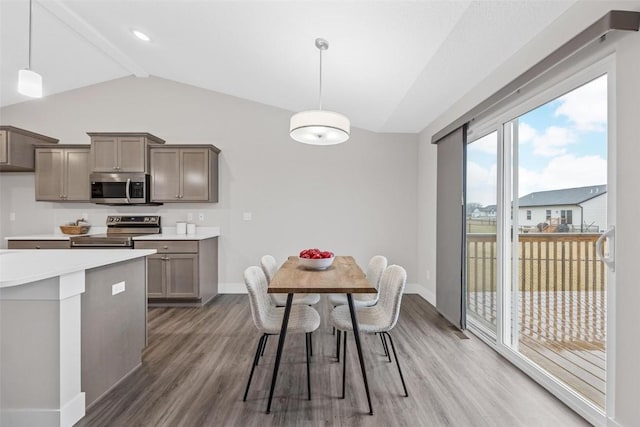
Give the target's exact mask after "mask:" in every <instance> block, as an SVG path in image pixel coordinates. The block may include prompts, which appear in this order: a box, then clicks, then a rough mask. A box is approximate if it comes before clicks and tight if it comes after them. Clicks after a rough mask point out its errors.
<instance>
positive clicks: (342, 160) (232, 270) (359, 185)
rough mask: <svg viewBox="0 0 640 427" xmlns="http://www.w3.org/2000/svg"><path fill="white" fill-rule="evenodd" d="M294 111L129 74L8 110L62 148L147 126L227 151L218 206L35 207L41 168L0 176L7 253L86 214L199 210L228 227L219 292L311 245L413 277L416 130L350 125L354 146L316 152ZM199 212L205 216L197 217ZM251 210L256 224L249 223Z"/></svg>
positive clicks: (12, 120) (178, 216)
mask: <svg viewBox="0 0 640 427" xmlns="http://www.w3.org/2000/svg"><path fill="white" fill-rule="evenodd" d="M45 84H46V81H45ZM310 102H311V100H310ZM290 116H291V112H289V111H285V110H281V109H277V108H274V107H270V106H266V105H262V104H258V103H255V102H250V101H246V100H242V99H239V98H235V97H231V96H226V95H222V94H219V93H215V92H211V91H207V90H203V89H199V88H195V87H193V86H188V85H184V84H181V83H176V82H172V81H169V80H163V79H159V78H153V77H152V78H148V79H137V78H134V77H127V78H123V79H118V80H113V81H110V82H106V83H102V84H98V85H94V86H89V87H85V88H82V89H78V90H74V91H70V92H66V93H62V94H57V95H53V96H48V97H45V98H43V99H40V100H34V101H29V102H25V103H21V104H16V105H13V106H8V107H5V108H2V109H0V122H1V123H2V124H7V125H13V126H17V127H21V128H25V129H28V130H31V131H34V132H38V133H42V134H45V135H49V136H52V137H55V138H58V139H60V143H64V144H88V143H89V137H88V136H87V135H86V132H88V131H89V132H90V131H122V132H126V131H138V132H141V131H144V132H150V133H152V134H154V135H157V136H158V137H160V138H163V139H165V140H166V141H167V143H172V144H199V143H210V144H214V145H216V146H217V147H219V148H220V149H221V150H222V155H221V158H220V202H219V203H213V204H165V205H163V206H160V207H128V208H126V207H125V208H123V207H100V206H97V205H93V204H90V203H72V204H64V203H52V202H35V201H34V175H33V173H25V174H18V173H3V174H0V200H1V205H0V236H1V237H2V238H3V240H2V244H3V247H6V243H5V242H4V237H6V236H12V235H24V234H38V233H51V232H52V231H53V230H54V229H55V228H56V227H57V225H59V224H62V223H63V222H66V221H70V220H74V219H76V218H78V217H80V216H81V215H82V214H83V213H88V215H89V218H88V219H89V222H90V223H91V224H93V225H104V222H105V219H106V215H107V214H108V213H157V214H160V215H162V220H163V222H164V225H171V224H173V223H175V221H177V220H186V219H187V214H188V213H189V212H191V213H193V214H194V219H195V220H196V221H194V222H196V223H197V224H199V225H211V226H213V225H219V226H220V227H221V234H222V236H221V238H220V242H219V243H220V256H219V260H220V282H221V291H223V292H224V291H229V290H234V289H243V287H244V286H243V285H241V284H242V272H243V270H244V269H245V268H246V267H247V266H249V265H255V264H257V263H258V262H259V259H260V256H261V255H263V254H266V253H271V254H273V255H274V256H276V258H277V259H278V260H280V261H283V260H284V258H285V257H286V256H287V255H291V254H297V252H298V251H299V250H300V249H303V248H308V247H320V248H325V249H330V250H332V251H334V252H335V253H337V254H350V255H353V256H355V257H356V259H357V261H358V262H359V263H361V265H362V264H364V263H366V262H367V260H368V259H369V258H370V257H371V256H373V255H376V254H384V255H386V256H387V257H388V258H389V261H390V262H391V263H396V264H400V265H403V266H404V267H405V268H406V269H407V272H408V275H409V278H408V281H409V282H416V281H417V277H416V264H417V250H416V248H417V236H416V226H417V201H416V196H417V182H418V179H417V165H418V160H417V145H418V144H417V141H418V137H417V135H412V134H377V133H373V132H368V131H364V130H361V129H357V128H353V129H352V136H351V139H350V140H349V141H348V142H347V143H345V144H341V145H337V146H333V147H315V146H309V145H304V144H299V143H296V142H294V141H293V140H291V138H290V137H289V135H288V126H289V117H290ZM11 212H15V214H16V219H15V221H10V220H9V215H10V213H11ZM200 212H202V213H204V214H205V220H204V221H197V218H198V213H200ZM243 212H251V213H252V214H253V220H252V221H243V220H242V214H243Z"/></svg>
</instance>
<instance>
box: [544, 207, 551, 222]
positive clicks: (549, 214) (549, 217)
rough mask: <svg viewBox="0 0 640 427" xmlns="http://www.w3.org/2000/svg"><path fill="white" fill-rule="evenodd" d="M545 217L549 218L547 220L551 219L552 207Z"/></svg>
mask: <svg viewBox="0 0 640 427" xmlns="http://www.w3.org/2000/svg"><path fill="white" fill-rule="evenodd" d="M545 218H546V219H547V221H551V209H547V214H546V216H545Z"/></svg>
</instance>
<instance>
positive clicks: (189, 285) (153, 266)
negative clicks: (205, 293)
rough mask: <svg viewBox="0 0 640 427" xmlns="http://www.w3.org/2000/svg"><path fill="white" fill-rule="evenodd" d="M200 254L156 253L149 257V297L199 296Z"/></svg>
mask: <svg viewBox="0 0 640 427" xmlns="http://www.w3.org/2000/svg"><path fill="white" fill-rule="evenodd" d="M198 279H199V276H198V255H196V254H156V255H152V256H150V257H148V258H147V285H148V288H147V296H148V297H149V298H198Z"/></svg>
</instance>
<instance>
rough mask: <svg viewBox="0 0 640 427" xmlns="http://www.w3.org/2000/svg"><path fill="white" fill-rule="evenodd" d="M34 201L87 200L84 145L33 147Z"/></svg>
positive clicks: (87, 173)
mask: <svg viewBox="0 0 640 427" xmlns="http://www.w3.org/2000/svg"><path fill="white" fill-rule="evenodd" d="M35 151H36V154H35V157H36V200H42V201H56V202H88V201H89V199H90V187H89V174H90V172H91V171H90V161H89V153H90V149H89V146H88V145H58V146H55V147H51V148H50V147H41V146H40V147H36V149H35Z"/></svg>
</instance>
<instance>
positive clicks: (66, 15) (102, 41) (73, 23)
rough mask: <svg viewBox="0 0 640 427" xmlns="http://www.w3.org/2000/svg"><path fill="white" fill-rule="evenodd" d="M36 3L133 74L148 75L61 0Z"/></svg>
mask: <svg viewBox="0 0 640 427" xmlns="http://www.w3.org/2000/svg"><path fill="white" fill-rule="evenodd" d="M38 4H39V5H40V6H42V7H43V8H45V9H46V10H47V11H49V12H50V13H51V14H52V15H53V16H55V17H56V18H58V20H59V21H60V22H62V23H63V24H64V25H66V26H67V27H69V28H70V29H71V30H73V31H74V32H76V33H77V34H79V35H80V37H82V38H84V39H85V40H86V41H88V42H89V43H90V44H92V45H93V46H94V47H95V48H97V49H98V50H100V51H101V52H102V53H104V54H105V55H107V56H108V57H109V58H111V59H112V60H113V61H115V62H116V63H118V64H119V65H120V66H122V67H123V68H124V69H125V70H127V71H129V72H130V73H131V74H133V75H134V76H136V77H149V73H148V72H147V71H146V70H145V69H144V68H142V67H141V66H140V65H139V64H137V63H136V62H135V61H134V60H133V59H131V58H130V57H129V56H127V55H126V54H125V53H124V52H122V51H121V50H120V49H118V47H116V46H115V45H114V44H113V43H111V42H110V41H109V40H108V39H107V38H106V37H105V36H103V35H102V33H100V32H99V31H98V30H96V29H95V28H94V27H93V26H92V25H91V24H89V23H88V22H87V21H85V20H84V19H82V17H80V16H79V15H78V14H77V13H75V12H74V11H72V10H71V9H69V7H67V6H66V5H65V4H64V3H62V1H61V0H48V1H46V2H44V1H38Z"/></svg>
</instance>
